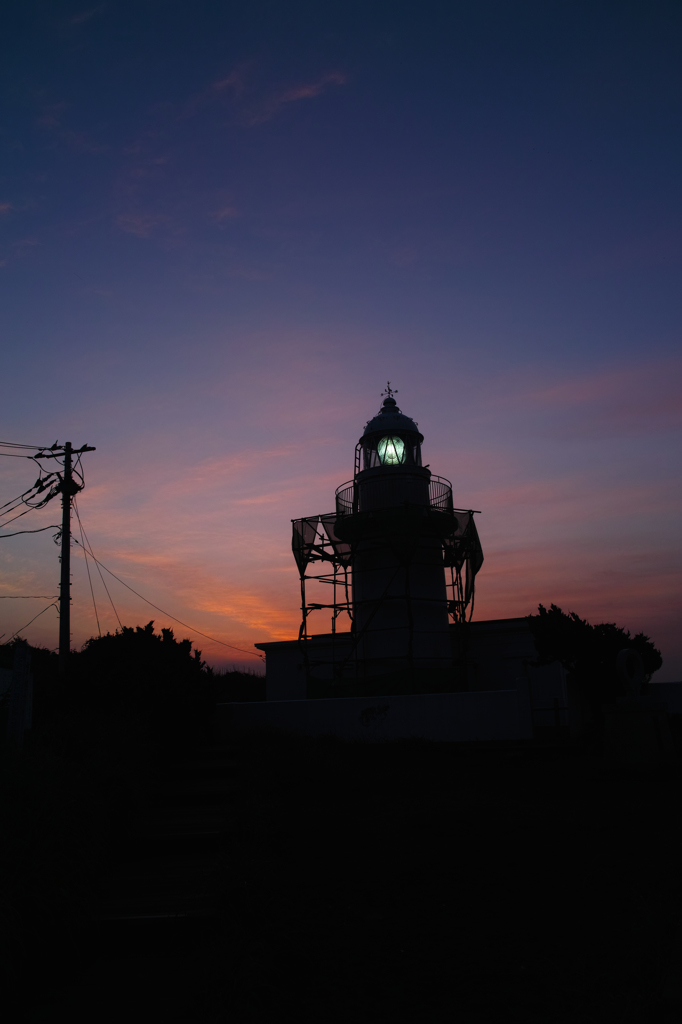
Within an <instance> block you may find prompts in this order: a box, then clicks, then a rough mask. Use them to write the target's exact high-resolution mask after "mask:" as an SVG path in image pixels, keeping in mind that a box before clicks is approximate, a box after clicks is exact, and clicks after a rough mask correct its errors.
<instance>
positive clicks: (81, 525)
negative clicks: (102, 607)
mask: <svg viewBox="0 0 682 1024" xmlns="http://www.w3.org/2000/svg"><path fill="white" fill-rule="evenodd" d="M82 479H83V478H82V477H81V480H82ZM73 508H74V511H75V513H76V519H77V520H78V526H79V527H80V531H81V540H82V541H83V544H82V545H81V546H82V548H83V554H84V555H85V569H86V571H87V574H88V583H89V584H90V594H91V596H92V607H93V608H94V609H95V619H96V620H97V633H98V635H99V636H101V635H102V629H101V627H100V624H99V615H98V614H97V602H96V601H95V591H94V590H93V589H92V577H91V576H90V566H89V565H88V551H87V548H86V547H85V536H84V533H83V524H82V523H81V517H80V516H79V515H78V505H77V504H76V499H75V497H74V499H73Z"/></svg>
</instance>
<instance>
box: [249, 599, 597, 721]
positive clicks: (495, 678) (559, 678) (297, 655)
mask: <svg viewBox="0 0 682 1024" xmlns="http://www.w3.org/2000/svg"><path fill="white" fill-rule="evenodd" d="M451 633H452V636H453V655H454V657H455V660H456V661H457V659H458V658H462V657H463V660H464V662H465V664H466V679H465V682H464V686H465V689H466V691H467V692H466V693H463V694H458V693H456V694H441V695H436V694H434V695H428V696H429V697H431V696H444V697H445V696H447V697H452V698H453V701H454V703H453V707H461V708H464V707H465V706H466V707H469V706H471V707H474V706H476V707H478V706H480V707H481V708H486V707H489V708H491V707H493V706H497V705H494V703H493V704H490V703H489V699H488V697H483V695H484V694H490V693H491V692H513V693H514V694H515V698H514V700H515V705H514V706H515V708H516V711H515V712H514V715H515V716H516V719H515V720H518V723H520V724H519V725H518V729H519V735H520V736H521V737H522V736H525V735H526V733H528V732H529V730H530V732H531V733H532V732H535V733H536V734H537V733H538V732H541V731H542V730H544V729H555V728H556V726H557V725H559V727H560V728H561V729H562V730H570V732H571V733H572V734H576V733H577V732H578V731H579V730H580V720H579V718H580V709H579V708H577V707H576V706H574V696H575V695H572V696H571V699H570V701H569V696H570V695H569V693H568V690H567V686H566V673H565V672H564V670H563V669H562V667H561V666H560V665H559V664H558V663H556V662H555V663H554V664H552V665H547V666H543V667H536V666H535V665H534V664H533V662H534V661H536V659H537V656H538V655H537V651H536V648H535V643H534V641H533V635H532V633H531V631H530V629H529V627H528V623H527V621H526V619H523V618H520V619H492V620H486V621H481V622H471V623H469V624H468V626H467V630H466V635H467V637H468V639H467V646H466V650H465V651H462V650H460V649H459V648H458V644H457V640H456V636H457V634H456V632H455V630H454V628H453V627H451ZM257 646H258V647H259V648H260V649H261V650H263V651H264V652H265V654H266V673H267V688H266V694H267V702H287V701H292V702H296V703H297V705H298V704H299V702H303V701H305V697H306V673H305V664H304V656H303V649H302V647H301V645H300V644H299V642H298V641H296V640H289V641H278V642H273V643H264V644H258V645H257ZM351 649H352V648H351V636H350V634H349V633H339V634H336V636H332V634H331V633H327V634H321V635H318V636H313V637H310V638H309V639H308V657H309V665H310V669H311V671H312V672H313V673H314V675H315V676H317V677H318V678H324V679H332V678H334V676H335V665H336V671H338V666H339V665H340V664H342V663H343V662H344V660H345V659H346V658H347V656H348V655H349V654H350V653H351ZM353 673H354V665H353V661H352V658H350V659H349V660H348V661H347V662H346V671H345V673H344V675H345V676H346V677H351V676H352V675H353ZM467 694H468V695H469V697H468V699H469V700H470V702H471V701H473V702H474V703H473V704H472V703H470V704H467V702H466V700H464V699H463V700H462V701H461V702H459V704H458V703H457V701H456V700H454V698H458V697H460V696H462V698H465V697H467ZM474 694H480V695H481V702H480V705H479V704H476V703H475V701H476V699H477V698H475V697H474V696H473V695H474ZM417 696H420V695H415V696H414V700H416V699H417ZM356 699H358V700H360V698H331V701H332V704H329V701H325V700H322V701H319V700H314V701H305V703H307V704H325V705H328V706H329V707H330V708H332V711H330V712H329V713H330V714H331V713H333V707H332V705H333V704H334V703H335V702H336V701H347V700H356ZM367 699H368V700H369V701H370V704H371V702H372V701H374V704H377V702H378V701H379V700H380V699H379V698H367ZM396 699H397V698H396V697H391V698H386V700H390V701H395V700H396ZM401 699H402V698H401ZM410 699H413V698H410ZM497 699H498V698H490V700H492V701H493V702H494V701H495V700H497ZM499 699H500V700H502V698H499ZM362 700H365V698H362ZM503 705H504V706H505V707H506V706H507V705H506V704H504V700H503ZM569 705H570V706H569ZM339 706H340V705H339ZM427 706H429V707H433V708H435V706H436V705H435V704H434V703H433V702H431V703H429V702H427ZM500 706H502V705H500ZM291 713H292V714H300V713H302V712H293V711H292V712H291ZM458 713H459V712H458ZM243 714H247V713H246V712H243ZM253 714H254V715H256V716H258V715H264V714H265V712H258V711H253ZM281 714H283V715H285V716H286V714H288V713H286V712H281ZM306 714H307V712H306ZM515 728H516V726H515Z"/></svg>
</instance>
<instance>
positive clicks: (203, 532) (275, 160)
mask: <svg viewBox="0 0 682 1024" xmlns="http://www.w3.org/2000/svg"><path fill="white" fill-rule="evenodd" d="M681 41H682V7H680V5H679V3H678V2H677V0H674V2H665V0H662V2H658V0H647V2H641V3H626V2H623V0H617V2H614V3H606V2H600V0H589V2H584V3H583V2H580V0H569V2H562V0H549V2H548V0H541V2H533V3H528V2H523V0H519V2H509V0H505V2H487V0H478V2H476V3H473V4H472V3H471V2H470V0H467V2H459V0H448V2H447V3H446V2H432V0H419V2H409V0H406V2H402V3H395V2H394V0H391V2H372V0H363V2H362V3H355V2H353V0H344V2H343V3H335V2H333V0H330V2H327V3H323V4H320V3H319V2H315V3H304V2H296V0H292V2H290V3H286V4H284V3H282V2H274V3H264V2H259V0H250V2H249V3H248V4H247V3H229V2H220V3H218V2H207V0H192V2H188V0H175V2H173V0H108V2H102V3H96V2H91V3H85V4H84V3H79V2H75V0H74V2H61V0H44V2H36V0H20V2H16V0H7V2H6V6H5V7H4V14H3V33H2V38H1V39H0V56H1V59H0V69H1V70H0V106H1V114H0V292H1V300H0V338H1V340H2V353H3V356H2V372H3V388H2V402H1V403H0V437H1V438H2V440H4V441H11V442H18V443H25V444H36V445H42V444H45V445H50V444H52V443H53V442H55V441H57V440H58V441H59V442H60V443H64V442H65V441H67V440H68V441H71V442H72V443H73V444H74V445H75V446H80V445H82V444H85V443H87V444H89V445H92V446H94V447H95V448H96V451H93V452H90V453H88V454H87V455H86V456H84V459H83V464H84V467H85V483H86V486H85V489H84V491H83V492H82V493H81V494H80V496H79V498H78V505H79V511H80V515H81V520H82V524H83V526H84V528H85V530H86V532H87V536H88V538H89V540H90V542H91V544H92V549H93V551H94V553H95V554H96V556H97V557H98V559H99V560H100V561H101V562H102V563H103V564H104V565H105V566H107V567H108V568H109V569H111V570H112V571H113V572H114V573H116V574H117V575H118V576H119V577H120V578H121V580H123V581H125V583H127V584H128V586H129V587H132V588H133V589H134V590H136V591H138V592H139V593H140V594H142V595H144V597H146V598H147V599H148V600H149V601H151V602H152V603H153V604H155V605H157V606H158V607H159V608H162V609H163V610H164V611H163V613H161V612H159V611H157V610H155V609H154V608H152V607H150V606H149V605H148V604H145V602H144V601H142V600H141V599H140V598H138V597H136V596H135V595H134V594H133V593H131V592H130V591H129V590H127V589H126V588H125V587H124V586H123V585H122V584H121V583H120V582H118V581H117V580H115V579H114V578H113V577H111V576H108V575H107V574H106V573H105V574H104V578H105V580H106V582H107V585H108V588H109V596H110V598H111V601H110V600H109V598H108V596H107V593H106V592H105V590H104V587H103V585H102V581H101V580H100V578H99V576H98V574H97V573H96V572H94V566H91V568H92V570H93V578H92V586H93V590H94V596H95V601H96V604H97V611H98V615H99V621H100V629H101V630H102V631H103V632H106V631H107V630H111V631H113V630H114V629H115V628H116V627H117V626H118V621H119V619H120V621H121V622H122V623H123V624H125V625H143V624H145V623H147V622H148V621H149V620H150V619H153V620H154V621H155V624H156V627H157V628H160V627H162V626H163V627H168V626H171V627H173V628H174V629H175V630H176V635H178V636H181V637H184V636H188V637H190V638H192V639H193V640H194V641H196V646H197V647H198V648H199V649H200V650H201V651H202V654H203V657H204V658H205V659H206V660H207V661H208V662H209V663H210V664H212V665H215V666H221V667H230V666H235V667H244V666H247V665H248V666H249V667H253V668H254V669H255V670H256V671H261V670H262V664H261V663H260V662H259V661H258V659H257V658H255V657H252V656H251V654H250V653H249V652H253V651H254V648H253V644H254V643H256V642H261V641H267V640H276V639H288V638H293V637H294V636H296V635H297V630H298V625H299V621H300V611H299V584H298V576H297V571H296V567H295V564H294V560H293V557H292V554H291V536H290V535H291V520H292V519H295V518H298V517H301V516H307V515H314V514H316V513H322V512H329V511H332V510H333V508H334V490H335V488H336V487H337V486H338V485H340V484H342V483H343V482H345V481H346V480H348V479H349V478H351V477H352V473H353V455H354V448H355V444H356V442H357V440H358V438H359V437H360V435H361V433H362V430H363V427H364V424H365V422H366V421H367V420H368V419H369V418H370V417H371V416H373V415H374V414H375V413H376V412H377V411H378V410H379V407H380V404H381V398H380V393H381V391H382V390H383V388H384V387H385V385H386V382H387V380H390V381H391V385H392V387H394V388H397V390H398V395H397V400H398V403H399V405H400V407H401V408H402V409H403V411H404V412H406V413H407V414H408V415H410V416H412V417H413V418H414V419H416V420H417V422H418V423H419V426H420V430H421V431H422V433H423V434H424V437H425V441H424V446H423V452H424V461H425V462H427V463H429V464H430V467H431V469H432V471H433V472H435V473H437V474H439V475H440V476H444V477H446V478H448V479H450V480H451V481H452V483H453V490H454V500H455V504H456V505H457V506H459V507H463V508H475V509H480V510H481V514H480V516H479V517H478V526H479V533H480V537H481V542H482V545H483V550H484V554H485V562H484V564H483V568H482V569H481V572H480V573H479V577H478V586H477V594H476V604H475V609H474V618H475V619H488V618H504V617H513V616H521V615H527V614H530V613H532V612H534V611H536V609H537V606H538V604H539V603H542V604H544V605H546V606H548V605H549V604H550V603H555V604H558V605H559V606H560V607H562V608H563V609H564V610H570V611H575V612H577V613H578V614H579V615H580V616H581V617H584V618H588V619H589V621H591V622H616V623H617V624H618V625H620V626H623V627H625V628H627V629H629V630H631V631H632V632H633V633H636V632H640V631H643V632H644V633H646V634H647V635H648V636H650V637H651V638H652V639H653V640H654V642H655V643H656V645H657V646H658V647H659V648H660V649H661V651H662V653H663V658H664V664H663V668H662V669H661V670H660V672H659V673H658V674H657V676H656V677H655V678H656V679H657V680H658V681H666V680H679V679H682V630H681V629H680V607H681V605H682V600H681V599H682V585H681V584H682V531H681V530H680V498H681V497H682V495H681V493H680V492H681V490H682V488H681V486H680V478H681V474H680V450H681V444H680V440H681V438H680V432H681V431H680V427H681V425H682V415H681V413H682V401H681V399H680V377H681V374H680V371H681V370H682V345H681V328H680V311H681V310H680V307H681V305H682V287H680V269H681V266H682V203H681V201H680V182H681V181H682V166H681V165H682V160H681V157H682V135H681V132H680V127H681V125H680V121H681V113H682V52H681V51H682V45H681ZM35 476H36V471H35V466H34V464H33V463H30V462H28V461H26V460H25V459H16V458H2V457H0V494H2V496H3V497H2V498H0V504H2V503H3V502H4V501H7V500H9V499H11V498H13V497H14V496H15V495H17V494H19V493H21V492H22V491H24V490H25V489H26V488H27V487H29V486H30V485H31V484H32V483H33V482H34V479H35ZM58 522H59V509H58V507H57V502H56V501H54V502H52V503H51V504H49V505H48V506H47V507H46V508H45V509H43V510H42V511H34V512H31V513H29V514H28V515H27V516H25V517H23V518H22V519H21V521H20V523H19V525H20V526H21V527H22V528H25V529H29V528H38V527H40V526H43V525H51V524H53V523H58ZM76 526H77V524H76ZM13 528H16V524H15V525H14V526H13V527H8V528H7V531H6V532H9V531H10V530H11V529H13ZM78 537H79V534H78V532H77V533H76V538H78ZM58 553H59V552H58V549H57V547H55V545H54V544H53V542H52V533H51V531H49V530H48V531H45V532H42V533H39V534H30V535H22V536H17V537H12V538H10V537H6V538H4V539H3V540H2V545H1V548H0V597H1V598H2V599H1V600H0V623H1V625H0V633H4V634H5V638H6V637H7V636H8V635H11V634H12V633H13V632H14V631H15V630H18V629H19V628H20V627H22V626H23V625H24V623H26V622H28V620H29V619H30V618H31V617H32V616H33V615H34V614H38V613H39V612H40V611H41V610H42V609H44V608H47V610H46V611H44V612H43V614H42V615H40V617H39V618H38V619H36V621H35V623H33V624H31V625H30V626H29V627H27V628H26V629H24V630H22V635H23V636H25V637H26V638H27V639H28V640H29V641H30V642H32V643H36V644H44V645H45V646H47V647H50V648H52V647H55V646H56V645H57V615H56V611H55V609H54V608H52V607H49V600H48V598H51V597H52V595H56V594H57V585H58V579H59V564H58ZM72 590H73V613H72V634H73V644H74V646H76V647H79V646H80V645H81V644H82V643H83V642H84V641H85V640H86V639H87V638H88V637H90V636H92V635H96V634H97V631H98V626H97V621H96V618H95V613H94V610H93V602H92V597H91V593H90V587H89V584H88V577H87V574H86V566H85V563H84V561H83V558H82V553H81V551H80V549H78V547H77V546H74V552H73V588H72ZM32 595H45V599H43V598H42V597H41V598H40V599H38V598H37V597H36V598H34V597H33V596H32ZM15 597H17V598H19V597H20V598H21V599H20V600H15V599H14V598H15ZM10 598H11V599H10ZM24 598H30V599H24ZM321 614H322V613H320V615H321ZM169 615H170V616H174V617H175V618H176V619H180V620H182V621H183V622H185V623H188V624H189V625H190V626H192V627H194V628H196V629H197V630H200V631H201V632H203V633H207V634H209V635H210V636H211V637H214V638H215V641H211V640H208V639H205V638H203V637H201V636H198V635H197V634H196V633H192V632H190V631H189V630H188V629H186V628H184V627H181V626H178V625H177V624H176V623H174V622H173V621H172V620H171V619H170V618H169ZM313 628H316V629H318V630H319V631H320V632H324V631H327V630H328V629H329V623H328V622H327V621H326V619H324V620H323V619H320V621H319V622H318V623H315V624H313ZM218 640H219V641H222V644H231V645H233V646H234V647H237V648H241V649H242V650H241V651H234V650H232V648H230V647H225V646H222V645H221V644H219V643H217V642H216V641H218ZM0 642H5V641H2V640H1V639H0Z"/></svg>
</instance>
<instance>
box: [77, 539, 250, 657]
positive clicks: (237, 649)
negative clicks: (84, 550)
mask: <svg viewBox="0 0 682 1024" xmlns="http://www.w3.org/2000/svg"><path fill="white" fill-rule="evenodd" d="M74 543H76V544H78V541H77V540H76V538H75V537H74ZM79 546H80V547H82V546H83V545H82V544H81V545H79ZM90 557H91V558H92V559H93V561H95V562H97V564H98V565H101V566H102V568H103V569H104V570H105V571H106V572H108V573H109V575H110V576H113V577H114V579H115V580H118V582H119V583H122V584H123V586H124V587H126V588H127V589H128V590H130V591H131V593H133V594H135V596H136V597H139V598H140V599H141V600H142V601H145V602H146V603H147V604H148V605H151V607H152V608H156V610H157V612H161V614H162V615H167V616H168V618H169V619H172V620H173V622H177V623H179V625H181V626H184V627H185V629H191V631H192V632H193V633H198V634H199V636H203V637H206V639H207V640H211V641H212V642H213V643H215V644H222V646H223V647H229V648H230V650H233V651H240V652H241V653H242V654H248V655H250V657H252V658H260V660H261V661H263V660H264V659H263V657H262V656H261V655H260V654H255V653H254V652H253V651H245V650H244V648H243V647H235V646H234V644H228V643H225V641H224V640H218V639H216V637H214V636H209V635H208V633H202V632H201V630H200V629H195V628H194V626H190V625H189V624H188V623H187V622H183V621H182V619H177V618H176V617H175V615H171V614H170V612H167V611H164V609H163V608H159V606H158V604H154V602H153V601H150V600H149V599H148V598H146V597H143V596H142V594H138V592H137V590H133V588H132V587H129V586H128V584H127V583H126V582H125V581H124V580H122V579H121V577H120V576H117V575H116V573H115V572H112V571H111V569H107V567H106V565H104V564H103V563H102V562H99V561H98V560H97V559H96V558H95V556H94V555H93V553H92V550H91V551H90Z"/></svg>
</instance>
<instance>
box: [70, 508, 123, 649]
mask: <svg viewBox="0 0 682 1024" xmlns="http://www.w3.org/2000/svg"><path fill="white" fill-rule="evenodd" d="M73 508H74V511H75V513H76V518H77V519H78V525H79V526H80V528H81V532H82V534H83V537H84V539H85V542H86V544H87V545H88V548H89V549H90V557H91V558H92V559H93V561H94V562H95V565H96V566H97V572H98V573H99V578H100V579H101V581H102V586H103V587H104V589H105V590H106V592H107V597H108V598H109V604H110V605H111V607H112V608H113V610H114V615H115V616H116V619H117V621H118V624H119V626H120V627H121V629H123V623H122V622H121V619H120V616H119V614H118V612H117V611H116V605H115V604H114V602H113V599H112V596H111V594H110V593H109V588H108V586H107V585H106V583H105V582H104V576H102V570H101V569H100V567H99V562H98V561H97V559H96V558H95V556H94V554H93V551H92V544H91V543H90V541H89V540H88V535H87V533H86V532H85V527H84V526H83V524H82V523H81V517H80V515H79V513H78V504H77V502H76V499H75V498H74V499H73ZM76 543H78V541H76ZM81 547H83V545H81ZM83 551H85V548H83ZM86 562H87V558H86ZM93 600H94V598H93Z"/></svg>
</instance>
